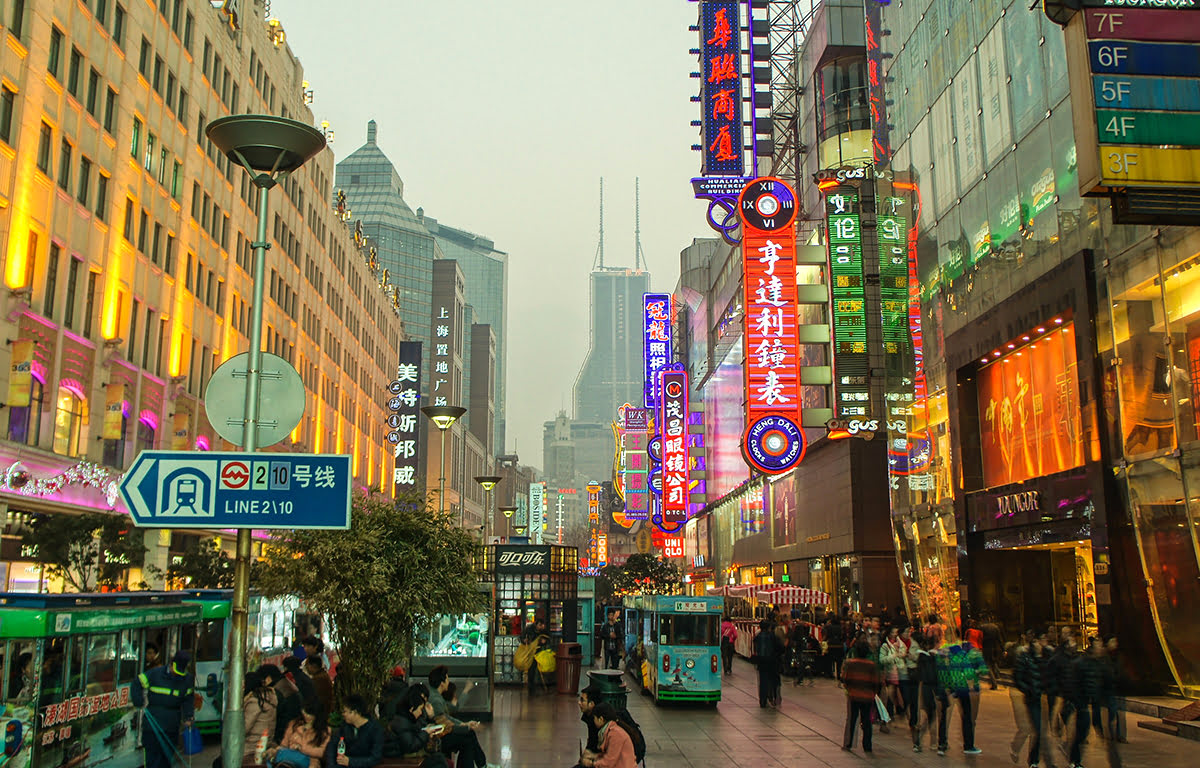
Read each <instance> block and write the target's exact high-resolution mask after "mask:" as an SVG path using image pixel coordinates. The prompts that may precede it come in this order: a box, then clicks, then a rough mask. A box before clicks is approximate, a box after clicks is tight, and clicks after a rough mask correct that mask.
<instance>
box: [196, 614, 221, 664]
mask: <svg viewBox="0 0 1200 768" xmlns="http://www.w3.org/2000/svg"><path fill="white" fill-rule="evenodd" d="M224 631H225V620H224V619H210V620H209V621H202V622H200V623H199V624H198V625H197V626H196V633H197V635H198V636H197V638H196V661H198V662H199V661H220V660H221V653H222V651H223V649H224V646H225V643H224V638H223V635H224Z"/></svg>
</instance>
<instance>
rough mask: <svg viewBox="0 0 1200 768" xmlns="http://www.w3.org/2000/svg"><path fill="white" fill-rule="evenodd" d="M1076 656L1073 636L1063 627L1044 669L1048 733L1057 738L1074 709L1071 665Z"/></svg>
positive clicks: (1062, 731) (1061, 733) (1062, 733)
mask: <svg viewBox="0 0 1200 768" xmlns="http://www.w3.org/2000/svg"><path fill="white" fill-rule="evenodd" d="M1077 655H1078V650H1077V649H1076V647H1075V636H1074V634H1072V632H1071V630H1069V629H1067V628H1066V627H1063V628H1062V629H1061V630H1060V631H1059V633H1058V647H1057V648H1053V649H1052V652H1051V653H1050V658H1049V659H1048V660H1047V662H1046V668H1045V669H1046V679H1045V684H1046V698H1047V702H1046V717H1047V719H1048V720H1049V725H1050V733H1052V734H1053V735H1055V736H1059V737H1061V736H1063V735H1064V726H1065V724H1066V723H1067V722H1068V721H1069V720H1070V719H1071V713H1072V712H1073V711H1074V708H1075V704H1074V695H1073V692H1072V688H1073V681H1072V679H1071V663H1072V662H1073V661H1074V660H1075V657H1076V656H1077ZM1051 699H1053V700H1051Z"/></svg>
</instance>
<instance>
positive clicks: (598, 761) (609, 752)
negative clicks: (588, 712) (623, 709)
mask: <svg viewBox="0 0 1200 768" xmlns="http://www.w3.org/2000/svg"><path fill="white" fill-rule="evenodd" d="M592 720H593V722H594V723H595V725H596V728H598V729H599V732H600V753H599V754H598V755H596V756H595V757H592V756H589V755H587V754H585V755H584V756H583V757H582V758H581V759H580V761H579V763H580V765H582V766H583V767H584V768H637V758H636V757H635V756H634V751H633V739H631V738H630V737H629V734H628V733H626V731H625V729H624V728H622V727H621V724H620V723H619V722H617V712H616V710H614V709H613V708H612V705H610V704H608V703H607V702H601V703H599V704H597V705H596V706H594V707H593V708H592Z"/></svg>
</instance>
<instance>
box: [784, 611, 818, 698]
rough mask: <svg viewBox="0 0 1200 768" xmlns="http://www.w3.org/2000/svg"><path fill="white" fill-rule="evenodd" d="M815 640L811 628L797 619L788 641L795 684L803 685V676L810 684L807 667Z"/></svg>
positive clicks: (810, 679)
mask: <svg viewBox="0 0 1200 768" xmlns="http://www.w3.org/2000/svg"><path fill="white" fill-rule="evenodd" d="M815 642H816V641H815V640H813V638H812V630H811V628H810V627H809V626H808V625H807V624H805V623H804V622H802V621H797V622H796V623H795V625H794V626H793V628H792V636H791V639H790V641H789V643H788V649H789V650H790V651H791V657H792V660H793V663H792V669H793V670H794V671H795V674H796V680H795V683H796V685H803V684H804V679H805V677H808V678H809V680H808V682H809V684H810V685H811V684H812V671H811V670H809V669H808V666H809V663H810V659H811V658H812V649H813V644H814V643H815Z"/></svg>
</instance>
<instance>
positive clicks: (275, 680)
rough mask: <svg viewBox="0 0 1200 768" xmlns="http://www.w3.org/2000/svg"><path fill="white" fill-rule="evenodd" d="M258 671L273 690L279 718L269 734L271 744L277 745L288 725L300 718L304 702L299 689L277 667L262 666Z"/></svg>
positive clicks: (270, 665) (271, 665)
mask: <svg viewBox="0 0 1200 768" xmlns="http://www.w3.org/2000/svg"><path fill="white" fill-rule="evenodd" d="M258 671H259V673H260V674H261V675H262V676H263V677H264V678H265V679H266V683H267V685H269V686H271V687H272V688H274V689H275V698H276V701H277V702H278V704H277V706H278V707H279V716H278V717H277V718H276V720H275V731H274V732H273V733H272V734H271V743H272V744H278V743H279V742H281V741H283V732H284V731H285V730H286V729H287V727H288V723H290V722H292V721H293V720H295V719H296V718H297V717H299V716H300V710H301V709H303V706H304V701H303V700H302V699H301V698H300V689H299V688H297V687H296V684H295V683H293V682H292V681H291V680H289V679H288V678H287V676H286V675H284V674H283V671H282V670H281V669H279V667H277V666H275V665H274V664H263V665H262V666H260V667H259V668H258Z"/></svg>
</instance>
